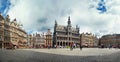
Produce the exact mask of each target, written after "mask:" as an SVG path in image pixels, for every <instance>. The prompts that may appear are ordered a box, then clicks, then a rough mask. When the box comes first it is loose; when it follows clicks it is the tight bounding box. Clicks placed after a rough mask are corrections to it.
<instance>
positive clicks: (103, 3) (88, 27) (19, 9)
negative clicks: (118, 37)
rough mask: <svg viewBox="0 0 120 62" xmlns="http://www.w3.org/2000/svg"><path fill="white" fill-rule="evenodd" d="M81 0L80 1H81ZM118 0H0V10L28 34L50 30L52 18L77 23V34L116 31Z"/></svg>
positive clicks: (119, 4) (52, 22)
mask: <svg viewBox="0 0 120 62" xmlns="http://www.w3.org/2000/svg"><path fill="white" fill-rule="evenodd" d="M81 1H82V2H81ZM119 2H120V1H119V0H74V1H72V0H49V1H45V0H39V1H38V0H32V1H29V0H0V12H1V13H2V14H3V15H4V16H6V15H7V14H9V15H10V18H11V20H13V19H14V18H16V19H17V20H18V22H19V23H22V24H23V28H24V29H25V30H26V31H27V32H28V33H35V32H45V31H47V29H48V28H50V29H51V30H52V31H53V28H54V21H55V20H57V22H58V24H60V25H67V18H68V16H71V22H72V26H73V27H75V25H78V26H79V27H80V33H82V32H91V33H94V34H99V35H102V34H109V33H120V31H118V30H119V29H120V28H119V27H117V26H118V25H119V24H120V22H119V20H120V18H119V16H120V15H119V14H120V9H119V7H120V3H119Z"/></svg>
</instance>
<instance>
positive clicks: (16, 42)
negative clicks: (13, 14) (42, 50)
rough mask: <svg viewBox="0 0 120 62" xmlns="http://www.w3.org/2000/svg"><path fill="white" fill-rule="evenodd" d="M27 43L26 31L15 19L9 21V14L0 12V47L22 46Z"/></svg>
mask: <svg viewBox="0 0 120 62" xmlns="http://www.w3.org/2000/svg"><path fill="white" fill-rule="evenodd" d="M26 45H27V33H26V32H25V31H24V30H23V29H22V26H21V25H20V24H18V23H17V21H16V19H14V20H13V21H10V18H9V15H7V17H6V18H4V17H3V16H2V15H1V14H0V48H14V47H18V48H22V47H25V46H26Z"/></svg>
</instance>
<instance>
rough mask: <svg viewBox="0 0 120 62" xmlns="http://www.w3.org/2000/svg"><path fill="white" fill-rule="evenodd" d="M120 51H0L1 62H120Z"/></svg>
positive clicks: (94, 49)
mask: <svg viewBox="0 0 120 62" xmlns="http://www.w3.org/2000/svg"><path fill="white" fill-rule="evenodd" d="M119 58H120V49H98V48H84V49H83V50H82V51H81V50H80V49H74V50H73V51H70V49H18V50H2V49H0V62H120V59H119Z"/></svg>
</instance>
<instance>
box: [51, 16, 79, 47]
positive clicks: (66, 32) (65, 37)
mask: <svg viewBox="0 0 120 62" xmlns="http://www.w3.org/2000/svg"><path fill="white" fill-rule="evenodd" d="M73 43H74V44H76V45H79V43H80V34H79V27H78V26H76V28H73V27H72V26H71V20H70V17H68V23H67V26H61V25H58V24H57V21H55V26H54V33H53V47H56V46H62V47H66V46H70V44H73Z"/></svg>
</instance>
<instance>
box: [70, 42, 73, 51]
mask: <svg viewBox="0 0 120 62" xmlns="http://www.w3.org/2000/svg"><path fill="white" fill-rule="evenodd" d="M70 50H71V51H72V50H73V44H72V43H71V44H70Z"/></svg>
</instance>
